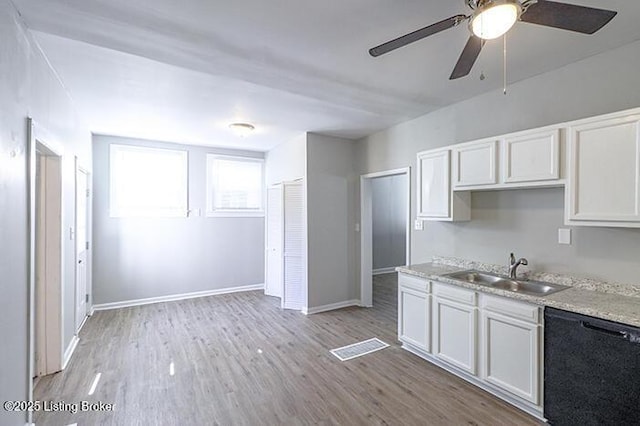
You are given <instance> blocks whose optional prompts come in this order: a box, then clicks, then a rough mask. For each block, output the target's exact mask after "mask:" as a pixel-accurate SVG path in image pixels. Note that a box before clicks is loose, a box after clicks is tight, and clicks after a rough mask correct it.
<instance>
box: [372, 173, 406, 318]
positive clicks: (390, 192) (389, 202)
mask: <svg viewBox="0 0 640 426" xmlns="http://www.w3.org/2000/svg"><path fill="white" fill-rule="evenodd" d="M410 176H411V172H410V168H408V167H407V168H403V169H396V170H389V171H385V172H378V173H370V174H366V175H362V176H360V224H361V232H360V304H361V306H367V307H370V306H373V274H374V272H376V273H385V272H391V271H393V270H394V268H395V266H400V265H406V264H408V263H409V259H410V258H411V256H410V249H411V245H410V237H411V228H410V219H411V216H410V200H411V183H410ZM374 210H375V213H374ZM374 225H375V226H374ZM398 247H401V249H400V250H398ZM399 252H400V253H399ZM399 254H400V256H399Z"/></svg>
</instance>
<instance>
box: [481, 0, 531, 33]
mask: <svg viewBox="0 0 640 426" xmlns="http://www.w3.org/2000/svg"><path fill="white" fill-rule="evenodd" d="M521 13H522V6H521V5H520V3H519V2H517V1H515V0H495V1H487V2H485V3H484V4H483V5H482V6H480V7H478V8H477V9H476V11H475V13H474V14H473V16H472V18H471V22H470V23H469V26H470V27H471V32H472V33H473V34H474V35H475V36H476V37H480V38H481V39H484V40H492V39H494V38H498V37H500V36H501V35H503V34H504V33H506V32H507V31H509V30H510V29H511V27H513V24H515V23H516V21H518V19H519V18H520V14H521Z"/></svg>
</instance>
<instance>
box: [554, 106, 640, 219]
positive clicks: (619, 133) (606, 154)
mask: <svg viewBox="0 0 640 426" xmlns="http://www.w3.org/2000/svg"><path fill="white" fill-rule="evenodd" d="M639 120H640V115H637V114H636V115H628V116H626V117H625V116H623V117H620V118H609V119H605V120H600V121H595V122H586V123H583V124H580V125H577V126H573V127H572V128H571V129H570V140H569V145H568V148H569V176H568V182H567V183H568V199H567V206H566V207H567V208H568V211H567V216H568V219H569V220H577V221H605V222H625V221H626V222H638V221H640V145H639V144H640V140H639V137H638V132H639V130H640V129H639V124H638V123H639ZM618 226H619V225H618Z"/></svg>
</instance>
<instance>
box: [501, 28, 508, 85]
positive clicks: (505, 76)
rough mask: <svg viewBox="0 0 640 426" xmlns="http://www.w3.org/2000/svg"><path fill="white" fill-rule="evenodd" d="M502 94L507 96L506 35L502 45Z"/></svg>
mask: <svg viewBox="0 0 640 426" xmlns="http://www.w3.org/2000/svg"><path fill="white" fill-rule="evenodd" d="M502 83H503V85H502V93H503V94H504V95H506V94H507V33H505V34H504V38H503V45H502Z"/></svg>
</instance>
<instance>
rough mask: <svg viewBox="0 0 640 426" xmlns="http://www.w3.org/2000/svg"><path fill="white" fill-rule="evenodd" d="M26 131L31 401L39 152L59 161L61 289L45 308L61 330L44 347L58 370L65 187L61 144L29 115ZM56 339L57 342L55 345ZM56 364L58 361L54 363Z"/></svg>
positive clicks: (61, 350)
mask: <svg viewBox="0 0 640 426" xmlns="http://www.w3.org/2000/svg"><path fill="white" fill-rule="evenodd" d="M27 133H28V155H27V171H28V173H27V181H28V199H27V201H28V212H29V214H28V221H27V223H28V232H29V239H28V241H29V244H28V258H29V263H28V292H29V310H28V319H29V328H28V330H29V339H28V342H27V344H28V348H27V349H28V363H29V365H28V376H27V389H28V397H29V401H33V388H34V379H33V377H34V374H35V349H36V347H35V339H36V336H35V319H36V312H35V311H36V305H35V298H36V222H37V220H38V216H37V213H38V212H37V209H36V195H37V188H36V185H37V179H36V170H37V164H36V163H37V159H38V152H39V151H40V152H44V153H45V154H46V155H47V156H53V157H57V158H58V161H60V171H59V178H60V182H59V185H60V198H59V202H60V218H59V220H60V235H59V242H58V241H56V243H55V245H57V246H58V247H55V248H56V249H57V251H54V253H56V255H57V256H59V257H60V259H59V261H60V268H59V275H60V276H59V280H58V281H59V285H60V288H59V291H60V293H59V294H60V300H59V301H58V303H51V304H50V305H48V307H51V309H52V311H53V312H51V315H52V316H53V318H54V321H55V322H56V323H57V324H58V325H59V327H60V330H59V333H56V335H55V337H56V339H55V342H54V344H52V345H51V347H47V351H48V353H49V352H52V356H53V357H54V359H57V360H59V365H56V369H57V370H61V369H62V363H63V359H64V338H63V331H64V330H63V324H64V322H63V320H64V317H63V303H64V285H63V282H64V262H63V259H64V255H63V251H64V240H65V239H64V235H65V229H64V219H63V217H64V187H63V175H64V171H63V163H64V158H63V150H62V148H61V146H60V145H59V144H57V143H55V141H54V139H53V138H52V137H51V136H50V135H49V134H48V132H47V131H46V130H45V129H44V128H42V127H40V126H39V125H37V124H36V123H35V122H34V121H33V119H32V118H30V117H29V118H27ZM58 243H59V244H58ZM56 342H57V344H56ZM56 364H58V363H56ZM32 416H33V413H32V412H31V411H30V412H29V413H28V415H27V417H28V422H29V424H31V422H32Z"/></svg>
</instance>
